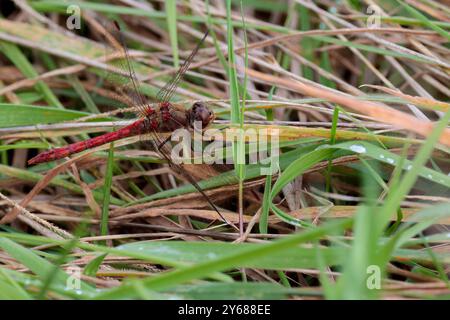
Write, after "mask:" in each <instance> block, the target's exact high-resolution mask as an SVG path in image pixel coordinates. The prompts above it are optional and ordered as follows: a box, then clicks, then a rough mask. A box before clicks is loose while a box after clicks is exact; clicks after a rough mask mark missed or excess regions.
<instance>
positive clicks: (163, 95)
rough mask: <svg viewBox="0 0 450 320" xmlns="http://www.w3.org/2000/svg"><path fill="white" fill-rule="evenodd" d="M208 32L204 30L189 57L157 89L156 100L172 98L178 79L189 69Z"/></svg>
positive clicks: (165, 100) (164, 100) (162, 100)
mask: <svg viewBox="0 0 450 320" xmlns="http://www.w3.org/2000/svg"><path fill="white" fill-rule="evenodd" d="M208 33H209V30H208V31H206V33H205V34H204V36H203V38H202V39H201V40H200V41H199V43H197V46H196V47H195V48H194V50H192V52H191V54H190V55H189V57H187V58H186V60H185V61H184V62H183V64H182V65H181V66H180V68H179V69H178V71H177V73H175V74H174V76H173V77H172V79H171V80H170V81H169V82H167V83H166V85H165V86H164V87H163V88H162V89H161V90H159V92H158V94H157V95H156V99H157V101H158V102H168V101H169V100H170V99H171V98H172V96H173V94H174V92H175V90H176V89H177V87H178V84H179V83H180V80H181V79H182V78H183V76H184V74H185V73H186V71H188V70H189V66H190V65H191V63H192V61H193V60H194V57H195V55H196V54H197V52H198V50H199V49H200V47H201V46H202V44H203V42H204V41H205V39H206V37H207V36H208Z"/></svg>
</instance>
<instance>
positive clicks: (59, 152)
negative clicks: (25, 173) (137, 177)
mask: <svg viewBox="0 0 450 320" xmlns="http://www.w3.org/2000/svg"><path fill="white" fill-rule="evenodd" d="M143 124H144V119H141V120H138V121H136V122H134V123H132V124H130V125H128V126H126V127H124V128H122V129H119V130H117V131H114V132H109V133H105V134H103V135H101V136H98V137H95V138H91V139H88V140H84V141H80V142H75V143H72V144H69V145H68V146H66V147H62V148H56V149H52V150H49V151H45V152H42V153H40V154H38V155H37V156H36V157H34V158H32V159H30V160H28V164H29V165H33V164H38V163H43V162H49V161H53V160H57V159H62V158H65V157H67V156H69V155H71V154H74V153H78V152H81V151H84V150H87V149H91V148H95V147H98V146H101V145H103V144H106V143H109V142H112V141H116V140H119V139H122V138H125V137H130V136H134V135H137V134H140V133H141V132H143V131H144V125H143Z"/></svg>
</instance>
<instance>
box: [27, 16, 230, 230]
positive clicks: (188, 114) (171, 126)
mask: <svg viewBox="0 0 450 320" xmlns="http://www.w3.org/2000/svg"><path fill="white" fill-rule="evenodd" d="M114 25H115V27H116V32H115V34H116V35H117V36H118V38H119V39H118V43H116V45H115V46H116V47H117V44H118V45H119V50H120V51H121V58H122V59H123V63H124V67H125V69H126V71H125V73H126V75H127V78H128V82H129V83H128V84H127V85H128V87H131V91H132V92H130V93H129V97H128V98H129V99H130V100H131V101H133V104H134V107H138V109H139V115H140V117H139V119H138V120H136V121H135V122H133V123H131V124H130V125H128V126H126V127H123V128H121V129H119V130H117V131H114V132H109V133H105V134H103V135H100V136H97V137H95V138H91V139H88V140H84V141H79V142H75V143H72V144H69V145H67V146H65V147H61V148H55V149H51V150H48V151H45V152H42V153H40V154H38V155H37V156H35V157H34V158H32V159H30V160H28V164H29V165H34V164H38V163H43V162H49V161H54V160H58V159H62V158H65V157H67V156H69V155H72V154H75V153H79V152H82V151H84V150H88V149H92V148H94V147H98V146H101V145H104V144H106V143H110V142H113V141H116V140H119V139H123V138H126V137H131V136H137V135H143V134H151V135H152V139H153V140H154V146H155V148H156V149H157V151H158V152H159V153H160V154H161V155H162V156H163V157H164V158H165V159H166V160H167V161H168V163H169V165H170V166H171V167H172V168H173V169H175V171H177V172H178V173H179V174H181V175H182V176H184V177H185V178H186V179H187V180H188V181H189V182H190V183H191V184H192V185H193V186H194V187H195V188H196V189H197V190H198V191H199V192H200V193H201V194H202V195H203V197H204V198H205V199H206V200H207V202H208V203H209V205H210V206H211V207H212V208H213V209H214V210H215V211H216V212H217V213H218V214H219V216H220V217H221V218H222V220H224V221H225V222H226V223H228V222H227V220H226V219H225V218H224V217H223V215H222V214H221V213H220V212H219V210H218V209H217V207H216V206H215V205H214V204H213V203H212V201H211V200H210V199H209V197H208V196H207V195H206V194H205V193H204V191H203V190H202V189H201V188H200V186H199V185H198V184H197V182H196V181H195V180H194V178H193V177H192V176H190V174H189V173H188V172H187V171H186V170H185V169H184V168H182V167H181V166H180V165H178V164H175V163H173V162H172V161H171V159H170V156H169V154H168V152H167V151H164V148H163V147H164V144H165V143H167V142H168V140H163V139H162V138H161V137H160V135H159V134H158V133H159V132H172V131H174V130H176V129H179V128H185V129H188V130H191V131H192V130H197V129H196V128H194V123H195V122H200V123H201V124H202V128H206V127H207V126H208V125H209V124H210V123H211V122H212V121H213V120H214V113H213V112H212V111H211V110H209V109H208V107H207V106H206V105H205V104H204V103H202V102H195V103H194V104H193V105H192V107H191V108H190V109H188V110H186V109H184V108H183V107H182V106H179V105H177V104H173V103H171V102H170V99H171V98H172V96H173V94H174V93H175V91H176V89H177V86H178V84H179V82H180V80H181V79H182V77H183V75H184V74H185V73H186V71H187V70H188V69H189V66H190V64H191V63H192V61H193V59H194V57H195V55H196V54H197V52H198V50H199V49H200V47H201V45H202V43H203V42H204V41H205V39H206V37H207V36H208V31H207V32H206V33H205V35H204V36H203V38H202V39H201V40H200V42H199V43H198V44H197V46H196V47H195V48H194V50H193V51H192V52H191V54H190V55H189V56H188V57H187V58H186V60H185V61H184V63H183V64H182V65H181V66H180V68H179V69H178V71H177V73H176V74H175V75H174V76H173V77H172V79H171V80H170V81H169V82H168V83H167V84H166V85H165V86H164V87H163V88H162V89H161V90H160V91H159V92H158V94H157V96H156V97H157V100H158V105H157V106H156V108H153V107H152V106H151V104H150V103H149V101H148V100H147V98H145V97H144V96H143V95H142V94H141V93H140V92H139V90H138V88H139V84H138V79H137V77H136V73H135V72H134V70H133V67H132V65H131V61H130V57H129V54H128V50H127V47H126V45H125V42H124V40H123V35H122V34H121V32H120V27H119V25H118V23H117V22H114ZM129 89H130V88H129ZM169 138H170V137H169Z"/></svg>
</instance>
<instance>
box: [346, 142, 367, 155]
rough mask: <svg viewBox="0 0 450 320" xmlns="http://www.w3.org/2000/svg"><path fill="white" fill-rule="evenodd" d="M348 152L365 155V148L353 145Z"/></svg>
mask: <svg viewBox="0 0 450 320" xmlns="http://www.w3.org/2000/svg"><path fill="white" fill-rule="evenodd" d="M350 150H352V151H353V152H356V153H366V151H367V150H366V148H365V147H363V146H362V145H359V144H354V145H351V146H350Z"/></svg>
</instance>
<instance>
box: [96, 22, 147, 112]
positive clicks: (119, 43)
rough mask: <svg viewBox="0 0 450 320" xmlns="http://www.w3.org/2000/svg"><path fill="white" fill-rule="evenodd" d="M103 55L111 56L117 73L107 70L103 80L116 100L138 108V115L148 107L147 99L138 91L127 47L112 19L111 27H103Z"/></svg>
mask: <svg viewBox="0 0 450 320" xmlns="http://www.w3.org/2000/svg"><path fill="white" fill-rule="evenodd" d="M104 36H105V44H106V43H107V44H108V47H107V48H106V49H105V55H107V56H108V57H112V59H111V60H112V62H111V64H112V65H113V67H114V68H116V69H117V70H118V73H113V72H111V71H108V73H107V75H106V77H105V81H106V82H107V83H108V84H110V85H112V86H113V87H114V90H115V91H116V95H117V97H116V98H117V100H119V101H121V102H123V101H126V102H127V105H128V106H129V107H135V108H137V109H138V110H139V114H140V116H144V115H145V114H146V111H147V110H146V109H147V108H149V107H150V106H149V103H148V99H147V98H146V97H145V96H144V95H143V94H142V93H141V92H140V87H139V81H138V77H137V75H136V72H135V70H134V67H133V65H132V63H133V61H132V59H131V58H130V54H129V51H128V48H127V46H126V44H125V39H124V36H123V33H122V32H121V29H120V26H119V24H118V23H117V22H116V21H114V23H113V26H112V27H108V28H105V34H104Z"/></svg>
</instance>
